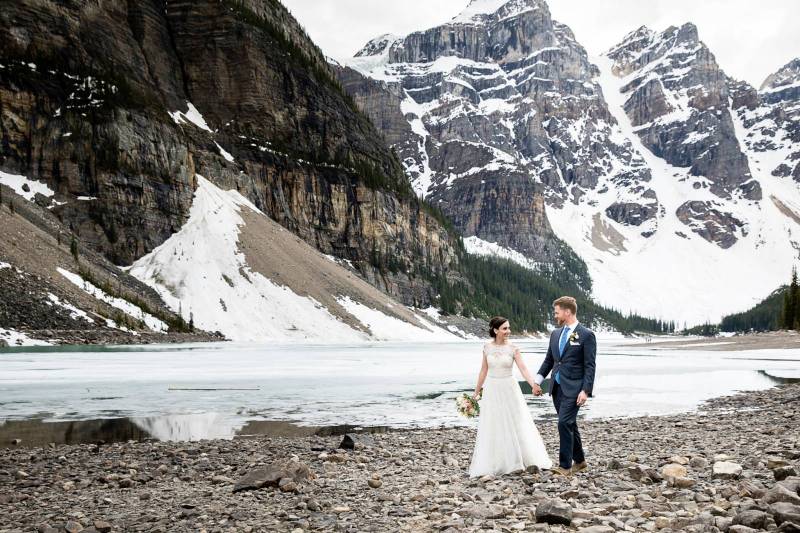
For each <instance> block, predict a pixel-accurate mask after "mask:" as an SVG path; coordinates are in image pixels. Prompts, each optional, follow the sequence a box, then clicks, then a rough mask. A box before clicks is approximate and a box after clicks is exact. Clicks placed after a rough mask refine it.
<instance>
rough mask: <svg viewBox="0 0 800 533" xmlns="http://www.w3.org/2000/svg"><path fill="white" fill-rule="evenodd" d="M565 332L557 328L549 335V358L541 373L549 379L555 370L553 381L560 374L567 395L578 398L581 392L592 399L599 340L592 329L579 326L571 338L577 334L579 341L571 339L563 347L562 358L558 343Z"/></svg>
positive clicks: (546, 359)
mask: <svg viewBox="0 0 800 533" xmlns="http://www.w3.org/2000/svg"><path fill="white" fill-rule="evenodd" d="M563 329H564V328H558V329H555V330H554V331H553V332H552V333H551V334H550V344H549V345H548V347H547V355H546V356H545V358H544V362H543V363H542V366H541V367H540V368H539V374H540V375H541V376H543V377H547V374H549V373H550V371H551V370H552V372H553V380H555V375H556V372H559V374H558V379H559V381H560V382H561V383H560V387H561V391H562V392H563V393H564V395H565V396H568V397H574V398H577V397H578V394H580V392H581V391H585V392H586V394H588V395H589V396H591V395H592V389H593V388H594V373H595V358H596V356H597V339H596V338H595V336H594V332H592V330H590V329H589V328H587V327H584V326H583V324H581V323H578V326H577V327H576V328H575V330H574V331H573V332H572V333H570V337H572V335H573V334H577V337H578V338H577V341H575V342H572V341H569V340H568V341H567V345H566V346H564V353H563V354H561V355H560V356H559V353H558V341H559V339H560V338H561V332H562V331H563ZM553 388H554V387H550V394H553Z"/></svg>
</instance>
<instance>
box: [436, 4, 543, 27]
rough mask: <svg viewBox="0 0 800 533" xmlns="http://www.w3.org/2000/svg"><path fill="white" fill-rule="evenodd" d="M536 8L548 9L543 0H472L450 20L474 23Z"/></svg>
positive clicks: (458, 22) (513, 15)
mask: <svg viewBox="0 0 800 533" xmlns="http://www.w3.org/2000/svg"><path fill="white" fill-rule="evenodd" d="M537 9H544V10H548V7H547V4H546V3H545V2H544V1H543V0H472V1H471V2H470V3H469V4H468V5H467V7H465V8H464V10H463V11H461V13H459V14H458V15H456V16H455V17H453V19H452V20H451V21H450V22H451V23H454V24H476V23H481V22H484V21H486V20H487V19H507V18H511V17H515V16H517V15H520V14H522V13H526V12H528V11H535V10H537ZM548 12H549V10H548Z"/></svg>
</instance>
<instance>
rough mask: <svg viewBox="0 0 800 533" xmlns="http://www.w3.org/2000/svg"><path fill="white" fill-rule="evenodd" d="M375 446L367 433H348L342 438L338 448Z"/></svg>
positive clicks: (349, 448)
mask: <svg viewBox="0 0 800 533" xmlns="http://www.w3.org/2000/svg"><path fill="white" fill-rule="evenodd" d="M372 446H375V439H374V438H373V437H372V435H370V434H369V433H348V434H347V435H345V436H344V437H343V438H342V442H341V443H340V444H339V448H342V449H345V450H357V449H362V448H367V447H372Z"/></svg>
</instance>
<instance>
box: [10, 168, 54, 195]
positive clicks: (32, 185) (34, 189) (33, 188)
mask: <svg viewBox="0 0 800 533" xmlns="http://www.w3.org/2000/svg"><path fill="white" fill-rule="evenodd" d="M0 183H2V184H3V185H5V186H7V187H10V188H11V189H13V190H14V192H15V193H17V194H19V195H20V196H22V197H23V198H25V199H26V200H28V201H29V202H30V201H33V197H34V196H36V193H39V194H43V195H44V196H47V197H50V196H53V195H54V194H55V191H54V190H53V189H51V188H50V187H48V186H47V185H46V184H44V183H42V182H40V181H34V180H29V179H28V178H26V177H25V176H20V175H18V174H9V173H7V172H3V171H2V170H0ZM23 185H27V186H28V190H27V191H26V190H25V189H23V188H22V187H23Z"/></svg>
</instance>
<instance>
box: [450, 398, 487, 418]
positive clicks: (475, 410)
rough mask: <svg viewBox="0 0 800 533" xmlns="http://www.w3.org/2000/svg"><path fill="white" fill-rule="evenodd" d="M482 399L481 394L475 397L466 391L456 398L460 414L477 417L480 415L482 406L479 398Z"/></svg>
mask: <svg viewBox="0 0 800 533" xmlns="http://www.w3.org/2000/svg"><path fill="white" fill-rule="evenodd" d="M480 399H481V395H480V394H479V395H478V398H473V397H472V396H470V395H469V394H467V393H464V394H462V395H461V396H459V397H458V398H456V407H457V408H458V412H459V414H460V415H461V416H465V417H467V418H475V417H476V416H478V415H479V414H480V412H481V408H480V406H479V405H478V400H480Z"/></svg>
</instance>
